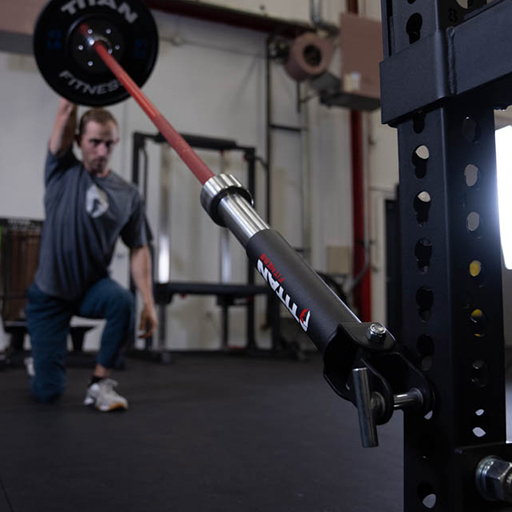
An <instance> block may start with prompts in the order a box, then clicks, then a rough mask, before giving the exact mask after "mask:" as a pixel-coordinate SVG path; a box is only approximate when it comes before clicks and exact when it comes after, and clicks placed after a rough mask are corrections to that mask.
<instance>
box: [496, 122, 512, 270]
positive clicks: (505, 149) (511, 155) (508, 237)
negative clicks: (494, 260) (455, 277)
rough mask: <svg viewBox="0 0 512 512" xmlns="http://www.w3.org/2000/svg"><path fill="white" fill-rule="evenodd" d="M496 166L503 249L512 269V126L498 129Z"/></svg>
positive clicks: (508, 264) (506, 262) (507, 263)
mask: <svg viewBox="0 0 512 512" xmlns="http://www.w3.org/2000/svg"><path fill="white" fill-rule="evenodd" d="M496 166H497V170H498V206H499V213H500V235H501V250H502V251H503V260H504V262H505V267H506V268H507V269H509V270H512V126H505V128H501V129H500V130H496Z"/></svg>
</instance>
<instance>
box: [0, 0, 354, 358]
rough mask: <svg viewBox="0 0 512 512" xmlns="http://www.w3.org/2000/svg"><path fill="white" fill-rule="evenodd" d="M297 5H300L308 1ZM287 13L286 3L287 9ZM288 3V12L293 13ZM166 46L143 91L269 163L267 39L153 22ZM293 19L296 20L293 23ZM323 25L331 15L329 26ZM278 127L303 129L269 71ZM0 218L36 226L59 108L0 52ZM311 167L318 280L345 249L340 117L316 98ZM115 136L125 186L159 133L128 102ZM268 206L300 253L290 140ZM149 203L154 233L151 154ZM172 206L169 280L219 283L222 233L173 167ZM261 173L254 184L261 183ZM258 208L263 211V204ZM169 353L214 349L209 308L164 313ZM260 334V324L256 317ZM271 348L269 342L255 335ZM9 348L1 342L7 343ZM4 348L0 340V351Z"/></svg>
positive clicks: (28, 70) (192, 125)
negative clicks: (136, 152)
mask: <svg viewBox="0 0 512 512" xmlns="http://www.w3.org/2000/svg"><path fill="white" fill-rule="evenodd" d="M302 3H303V4H304V3H305V4H308V2H307V1H306V0H303V1H302ZM283 4H284V2H283ZM297 4H298V2H296V1H295V0H294V1H293V2H291V1H290V2H288V3H287V5H288V8H289V11H288V14H293V13H295V12H298V11H297V9H296V6H297ZM343 4H344V2H340V1H338V0H336V1H335V0H332V1H331V2H325V5H327V6H328V8H327V9H326V8H324V15H330V16H332V17H333V21H335V20H336V18H337V13H338V7H343ZM155 17H156V19H157V23H158V26H159V31H160V36H161V38H162V41H161V47H160V54H159V58H158V62H157V65H156V68H155V70H154V72H153V74H152V76H151V78H150V79H149V81H148V83H147V84H146V85H145V86H144V92H145V93H146V94H147V95H148V96H149V97H150V99H151V100H152V101H153V102H154V103H155V104H156V105H157V106H158V107H159V109H160V110H162V112H163V114H164V115H165V116H166V117H167V118H168V119H169V120H170V122H171V123H172V124H173V125H174V126H175V128H176V129H177V130H178V131H182V132H187V133H195V134H201V135H210V136H214V137H225V138H231V139H236V140H237V141H238V142H239V143H240V144H246V145H250V146H255V147H256V148H257V153H258V154H259V155H261V156H263V157H265V139H264V137H265V87H264V86H265V84H264V65H265V63H264V52H265V37H266V36H265V35H264V34H261V33H257V32H253V31H249V30H241V29H236V28H231V27H227V26H223V25H217V24H211V23H208V22H201V21H197V20H191V19H188V18H185V17H177V16H170V15H166V14H164V13H160V12H155ZM290 17H293V16H290ZM326 17H327V16H326ZM274 71H275V73H274V80H273V95H274V102H275V104H276V105H277V107H276V110H275V113H274V121H275V122H279V123H284V124H299V123H300V122H301V119H300V117H299V116H298V114H297V113H296V111H295V96H294V95H295V84H294V83H293V82H292V81H291V80H290V79H289V78H288V77H287V76H286V75H285V74H284V72H283V70H282V69H281V68H280V67H276V68H275V70H274ZM0 73H1V76H2V82H1V90H2V94H1V95H0V113H1V117H0V124H3V127H2V128H3V129H2V133H3V137H2V138H1V139H0V150H1V151H0V167H1V169H2V172H1V173H0V180H1V181H0V216H11V217H31V218H42V217H43V184H42V165H43V161H44V155H45V147H46V143H47V139H48V136H49V133H50V131H51V127H52V124H53V118H54V115H55V111H56V107H57V96H56V95H55V93H53V92H52V91H51V90H50V89H49V88H48V86H47V85H46V84H45V83H44V82H43V80H42V78H41V77H40V75H39V73H38V72H37V70H36V67H35V64H34V61H33V59H32V58H31V57H28V56H19V55H10V54H1V53H0ZM308 109H309V119H310V132H309V151H310V158H311V188H310V192H311V201H312V205H313V213H312V218H311V224H312V228H313V230H312V240H313V252H312V262H313V265H314V266H315V267H316V268H317V269H319V270H324V269H325V265H326V261H325V260H326V256H325V246H326V245H327V244H330V245H351V198H350V153H349V138H348V134H349V131H348V130H349V128H348V114H347V112H346V111H345V110H342V109H330V110H329V109H326V108H324V107H322V106H319V105H318V103H317V100H313V101H311V102H310V103H309V104H308ZM112 111H113V113H114V114H115V115H116V116H117V117H118V120H119V122H120V128H121V133H122V140H121V143H120V147H119V148H118V149H117V153H116V155H115V157H114V160H113V168H114V169H115V170H116V171H117V172H119V173H120V174H121V175H123V176H124V177H126V178H127V179H129V176H130V168H129V166H130V162H131V133H132V132H133V131H135V130H137V131H145V132H150V133H154V132H155V131H156V130H155V128H154V127H153V126H152V125H151V123H150V121H149V120H148V119H147V118H146V117H145V116H144V114H143V113H142V111H141V110H140V109H139V107H138V106H136V105H135V104H134V101H133V100H131V99H130V100H127V101H125V102H123V103H122V104H120V105H117V106H114V107H112ZM274 143H275V157H274V158H275V159H274V162H273V164H274V181H273V189H274V192H273V198H272V206H273V211H274V219H275V220H274V222H273V224H274V226H275V227H276V228H277V229H279V230H280V231H281V232H282V233H283V234H284V235H285V237H286V238H287V239H288V240H289V241H290V243H291V244H292V245H296V246H301V245H302V244H303V240H302V230H301V224H300V218H301V205H300V202H299V198H300V166H301V159H300V157H299V154H300V149H301V148H300V144H299V140H298V137H297V136H296V135H294V134H291V135H290V134H276V135H275V139H274ZM148 149H149V154H150V175H151V180H150V185H149V186H150V194H149V196H150V197H149V199H148V213H149V217H150V221H151V224H152V227H153V229H154V230H156V229H157V214H156V212H157V209H158V199H157V198H158V194H157V191H158V178H157V176H158V172H159V159H160V149H159V148H158V147H156V146H155V147H152V148H151V147H149V148H148ZM201 156H203V157H204V159H205V160H206V162H207V164H208V165H210V166H211V168H212V170H213V171H214V172H218V171H219V170H220V167H219V158H218V156H217V155H216V154H212V153H206V152H203V153H201ZM226 166H227V167H226V168H225V171H227V172H233V173H234V174H235V175H237V176H239V177H240V178H241V179H242V181H243V180H244V179H245V165H244V163H243V162H242V161H241V160H240V158H239V157H237V156H236V155H232V156H229V157H228V158H227V164H226ZM172 172H173V177H172V179H173V190H174V194H173V196H172V198H171V244H172V245H171V247H172V269H171V272H172V274H171V275H172V278H173V279H196V280H211V281H216V280H218V276H219V274H218V267H219V261H218V252H219V251H218V238H219V231H218V229H217V228H216V227H215V226H214V225H213V224H212V223H211V221H210V220H209V219H208V218H207V216H206V214H205V213H204V212H203V211H202V209H201V208H200V206H199V192H200V185H199V183H198V182H196V181H195V180H194V178H193V177H192V175H191V174H190V173H189V172H188V171H187V170H186V169H184V168H183V165H182V164H181V163H179V162H178V161H177V159H176V158H173V171H172ZM263 176H264V175H263V171H262V169H261V168H260V169H259V170H258V179H260V180H261V181H263ZM257 208H258V209H259V210H260V212H261V213H263V212H264V202H262V201H260V202H259V204H257ZM232 246H233V258H234V270H233V280H234V281H238V282H240V281H243V279H244V278H245V256H244V254H243V251H242V250H241V249H240V248H239V247H237V246H236V243H235V242H234V241H233V244H232ZM113 274H114V276H115V277H116V278H119V279H120V280H121V281H124V282H125V283H126V275H127V251H126V249H125V248H124V247H123V246H121V245H120V247H119V250H118V252H117V254H116V256H115V258H114V262H113ZM167 317H168V322H169V325H168V328H169V334H168V340H167V344H168V346H169V347H170V348H174V349H176V348H188V349H191V348H207V349H215V348H218V347H219V344H220V338H219V328H218V327H219V325H220V317H219V311H218V308H217V307H216V305H215V299H214V298H212V297H206V298H201V297H192V298H188V299H186V300H182V299H179V298H178V299H175V301H174V302H173V303H172V304H171V306H170V307H169V308H168V312H167ZM232 319H233V322H232V325H233V329H232V342H233V343H234V344H237V343H238V344H243V343H244V342H245V339H244V325H243V322H242V321H241V320H242V319H243V313H242V311H240V310H238V309H234V310H233V315H232ZM257 323H258V324H260V323H263V318H262V310H261V308H260V316H259V318H258V322H257ZM98 333H99V330H96V331H95V332H94V333H93V334H89V335H88V338H87V347H89V348H93V347H94V346H95V344H97V338H98ZM258 337H260V338H262V339H267V340H268V333H266V332H263V333H258ZM3 343H4V344H5V339H4V341H3ZM0 346H1V341H0Z"/></svg>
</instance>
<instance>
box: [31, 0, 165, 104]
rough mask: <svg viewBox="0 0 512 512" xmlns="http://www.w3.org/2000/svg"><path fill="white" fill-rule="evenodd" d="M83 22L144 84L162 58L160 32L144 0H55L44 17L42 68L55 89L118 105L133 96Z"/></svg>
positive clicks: (38, 40)
mask: <svg viewBox="0 0 512 512" xmlns="http://www.w3.org/2000/svg"><path fill="white" fill-rule="evenodd" d="M82 23H87V25H88V26H89V27H90V28H91V29H92V30H93V37H96V36H99V37H101V39H102V40H104V41H105V44H106V46H107V47H108V48H109V50H110V52H111V53H112V55H113V56H114V57H115V58H116V60H117V61H118V62H119V64H120V65H121V66H122V67H123V68H124V70H125V71H126V72H127V73H128V74H129V75H130V77H131V78H132V80H133V81H134V82H135V83H136V84H137V85H138V86H139V87H142V85H143V84H144V83H145V82H146V80H147V79H148V78H149V76H150V74H151V71H152V70H153V67H154V65H155V62H156V57H157V53H158V33H157V29H156V25H155V21H154V20H153V17H152V15H151V13H150V12H149V9H148V8H147V7H146V6H145V5H144V4H143V3H142V2H141V1H140V0H51V1H50V2H49V3H48V4H47V5H46V6H45V8H44V9H43V11H42V12H41V14H40V15H39V18H38V20H37V22H36V26H35V29H34V40H33V45H34V55H35V58H36V62H37V66H38V67H39V71H40V72H41V74H42V75H43V77H44V79H45V80H46V82H48V84H49V85H50V87H51V88H52V89H53V90H54V91H55V92H57V93H58V94H59V95H60V96H63V97H64V98H67V99H68V100H70V101H72V102H73V103H77V104H80V105H88V106H106V105H113V104H114V103H118V102H120V101H122V100H124V99H125V98H127V97H128V96H129V94H128V92H127V91H126V90H125V88H124V87H123V86H122V85H121V84H120V83H119V81H118V80H117V79H116V78H115V77H114V75H113V74H112V73H111V71H110V70H109V69H108V68H107V67H106V66H105V64H104V63H103V62H102V60H101V58H100V57H99V56H98V55H97V53H96V52H95V50H93V49H91V48H90V47H89V45H88V44H87V41H86V38H85V37H84V36H83V35H82V34H81V33H80V30H79V27H80V25H82ZM80 47H82V48H80Z"/></svg>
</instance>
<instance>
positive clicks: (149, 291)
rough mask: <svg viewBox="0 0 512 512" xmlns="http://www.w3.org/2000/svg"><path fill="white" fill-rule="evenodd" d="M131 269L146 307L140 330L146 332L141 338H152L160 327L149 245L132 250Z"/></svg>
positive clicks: (142, 314)
mask: <svg viewBox="0 0 512 512" xmlns="http://www.w3.org/2000/svg"><path fill="white" fill-rule="evenodd" d="M130 268H131V273H132V277H133V280H134V281H135V285H136V286H137V289H138V290H139V293H140V295H141V297H142V302H143V304H144V307H143V309H142V313H141V317H140V326H139V329H140V330H141V331H142V330H144V331H145V332H144V333H143V334H142V335H141V336H140V337H141V338H148V337H149V336H151V335H152V334H153V332H154V330H155V328H156V327H157V326H158V320H157V317H156V311H155V301H154V299H153V279H152V277H151V256H150V254H149V248H148V246H147V245H144V246H142V247H135V248H132V249H130Z"/></svg>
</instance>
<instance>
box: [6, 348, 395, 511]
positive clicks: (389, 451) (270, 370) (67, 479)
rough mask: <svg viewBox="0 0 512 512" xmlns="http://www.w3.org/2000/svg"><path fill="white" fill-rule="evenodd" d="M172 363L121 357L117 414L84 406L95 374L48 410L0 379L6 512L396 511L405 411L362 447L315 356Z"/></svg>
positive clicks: (22, 379)
mask: <svg viewBox="0 0 512 512" xmlns="http://www.w3.org/2000/svg"><path fill="white" fill-rule="evenodd" d="M175 360H176V362H175V363H174V364H172V365H170V366H163V365H159V364H155V363H151V362H143V361H138V360H133V359H128V361H127V369H126V370H125V371H121V372H117V374H116V378H117V379H118V381H119V383H120V384H119V391H120V392H121V393H122V394H125V395H126V396H127V398H128V399H129V401H130V410H129V411H127V412H125V413H108V414H104V413H99V412H95V411H91V410H89V409H87V408H85V407H83V406H82V405H81V402H82V400H83V396H84V391H85V385H86V382H87V380H88V378H89V374H90V370H89V369H85V368H70V369H68V389H67V393H66V395H65V397H64V398H63V399H62V401H61V402H60V403H58V404H56V405H51V406H48V405H41V404H36V403H34V402H32V400H31V399H30V398H29V396H28V391H27V381H26V375H25V372H24V370H23V369H21V368H12V369H6V370H4V371H2V372H0V385H1V389H2V398H1V401H0V512H35V511H38V512H61V511H62V512H82V511H83V512H85V511H87V512H91V511H94V512H107V511H108V512H116V511H119V512H121V511H122V512H132V511H133V512H147V511H151V512H164V511H165V512H235V511H240V512H284V511H293V512H342V511H350V512H366V511H368V512H370V511H372V512H375V511H379V512H400V511H402V508H403V499H402V487H403V484H402V476H403V469H402V417H401V414H402V413H400V412H399V413H397V414H396V415H395V417H394V418H393V419H392V421H391V422H390V423H389V424H387V425H384V426H383V427H380V428H379V438H380V446H379V447H378V448H373V449H363V448H361V444H360V439H359V427H358V420H357V414H356V410H355V408H354V407H353V406H352V404H350V403H348V402H345V401H343V400H341V399H340V398H338V397H337V396H336V395H335V394H334V392H333V391H331V389H330V388H329V386H328V385H327V384H326V383H325V382H324V380H323V377H322V362H321V358H320V357H319V355H318V354H314V355H313V356H312V357H311V359H310V360H309V361H308V362H295V361H290V360H282V359H281V360H277V359H270V358H269V359H262V358H252V359H249V358H244V357H235V356H229V355H220V354H200V355H198V354H181V355H180V354H179V355H177V356H176V358H175Z"/></svg>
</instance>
